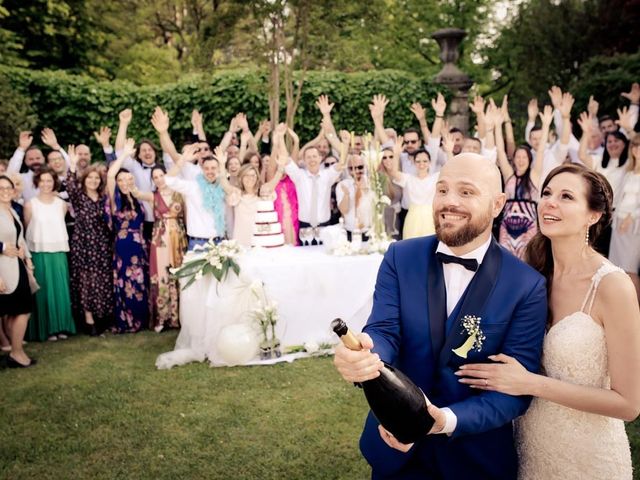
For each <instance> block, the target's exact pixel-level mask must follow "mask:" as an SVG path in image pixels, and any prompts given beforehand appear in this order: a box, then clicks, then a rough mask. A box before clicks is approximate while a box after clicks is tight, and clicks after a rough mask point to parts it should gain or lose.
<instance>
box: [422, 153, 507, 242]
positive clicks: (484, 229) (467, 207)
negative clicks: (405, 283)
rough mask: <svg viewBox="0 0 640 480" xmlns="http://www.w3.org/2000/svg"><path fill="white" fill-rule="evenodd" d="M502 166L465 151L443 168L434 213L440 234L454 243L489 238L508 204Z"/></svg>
mask: <svg viewBox="0 0 640 480" xmlns="http://www.w3.org/2000/svg"><path fill="white" fill-rule="evenodd" d="M504 202H505V195H504V193H502V183H501V181H500V172H499V171H498V168H497V167H496V166H495V165H494V164H492V163H491V162H489V161H488V160H487V159H486V158H484V157H483V156H481V155H478V154H475V153H461V154H460V155H456V156H455V157H453V158H452V159H451V160H449V161H448V162H447V163H446V164H445V165H444V166H443V167H442V170H440V175H439V178H438V183H437V188H436V195H435V198H434V201H433V216H434V223H435V226H436V234H437V235H438V238H439V239H440V240H441V241H443V242H444V243H445V244H447V245H448V246H450V247H463V246H465V245H471V246H473V245H475V243H477V241H479V240H477V239H478V238H480V237H481V238H483V239H484V238H488V235H490V231H491V226H492V224H493V219H494V218H496V217H497V216H498V215H499V214H500V211H501V210H502V207H504Z"/></svg>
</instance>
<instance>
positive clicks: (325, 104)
mask: <svg viewBox="0 0 640 480" xmlns="http://www.w3.org/2000/svg"><path fill="white" fill-rule="evenodd" d="M333 105H334V104H333V103H329V97H327V96H326V95H320V96H319V97H318V100H317V101H316V107H318V109H319V110H320V113H321V114H322V115H323V116H324V115H329V114H330V113H331V110H332V109H333Z"/></svg>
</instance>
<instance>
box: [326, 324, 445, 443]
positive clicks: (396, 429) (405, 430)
mask: <svg viewBox="0 0 640 480" xmlns="http://www.w3.org/2000/svg"><path fill="white" fill-rule="evenodd" d="M331 328H332V329H333V331H334V332H335V333H336V334H337V335H338V336H339V337H340V340H342V343H343V344H344V345H345V347H347V348H348V349H350V350H362V345H361V344H360V342H359V341H358V339H357V338H356V336H355V335H354V334H353V332H352V331H351V330H349V328H348V327H347V325H346V324H345V323H344V321H343V320H341V319H340V318H336V319H335V320H334V321H333V322H331ZM383 363H384V362H383ZM360 386H361V387H362V389H363V390H364V395H365V397H366V398H367V402H368V403H369V407H370V408H371V411H372V412H373V414H374V415H375V417H376V418H377V419H378V422H380V425H382V426H383V427H384V428H385V429H387V430H388V431H389V432H391V433H392V434H393V436H394V437H396V438H397V439H398V441H399V442H401V443H414V442H415V441H417V440H419V439H420V438H422V437H424V436H426V435H427V433H429V430H431V427H432V426H433V423H434V419H433V417H432V416H431V415H430V414H429V411H428V410H427V398H426V396H425V395H424V393H423V392H422V390H421V389H420V388H419V387H418V386H417V385H416V384H415V383H413V382H412V381H411V380H410V379H409V377H407V376H406V375H405V374H404V373H402V372H401V371H400V370H398V369H396V368H394V367H392V366H391V365H388V364H387V363H384V367H383V368H382V370H380V375H379V376H378V377H377V378H374V379H372V380H366V381H364V382H362V383H360Z"/></svg>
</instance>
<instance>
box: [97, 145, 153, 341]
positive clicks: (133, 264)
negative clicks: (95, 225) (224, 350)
mask: <svg viewBox="0 0 640 480" xmlns="http://www.w3.org/2000/svg"><path fill="white" fill-rule="evenodd" d="M134 151H135V148H134V141H133V139H127V141H126V143H125V146H124V148H123V150H122V153H121V154H120V156H119V157H118V159H117V160H116V161H114V162H113V163H112V164H111V166H110V167H109V171H108V172H107V190H108V192H109V200H110V204H111V212H110V213H111V219H112V222H113V231H114V233H115V248H114V253H115V254H114V283H115V288H114V293H115V325H114V327H113V331H114V333H125V332H137V331H139V330H141V329H142V328H144V327H145V326H146V325H147V324H148V321H149V303H148V297H147V291H148V286H149V272H148V266H147V252H146V248H145V242H144V238H143V236H142V225H143V222H144V208H143V207H142V205H141V204H140V202H138V200H137V199H136V198H135V197H134V196H133V195H132V190H133V188H134V179H133V175H132V174H131V172H129V171H128V170H126V169H124V168H121V166H122V162H123V161H124V159H125V158H127V157H129V156H131V155H132V154H133V152H134Z"/></svg>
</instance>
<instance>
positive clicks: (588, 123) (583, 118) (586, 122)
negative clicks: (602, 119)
mask: <svg viewBox="0 0 640 480" xmlns="http://www.w3.org/2000/svg"><path fill="white" fill-rule="evenodd" d="M593 119H594V117H593V116H592V115H591V114H590V113H587V112H582V113H581V114H580V116H579V117H578V125H580V128H581V129H582V134H583V135H585V134H587V133H588V132H589V130H591V127H592V126H593Z"/></svg>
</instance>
